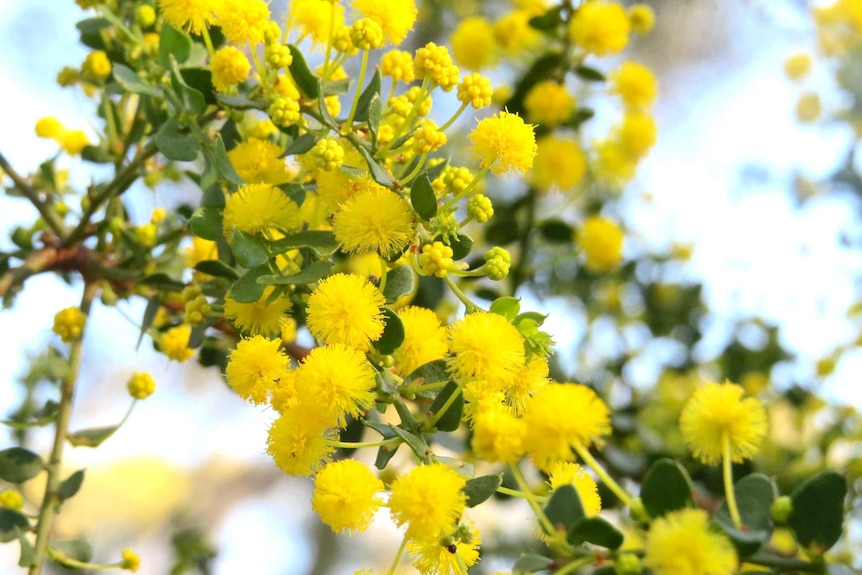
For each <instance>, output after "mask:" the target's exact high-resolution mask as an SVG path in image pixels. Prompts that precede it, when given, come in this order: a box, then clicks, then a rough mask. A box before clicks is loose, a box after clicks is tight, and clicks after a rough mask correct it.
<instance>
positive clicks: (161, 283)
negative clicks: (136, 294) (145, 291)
mask: <svg viewBox="0 0 862 575" xmlns="http://www.w3.org/2000/svg"><path fill="white" fill-rule="evenodd" d="M138 285H144V286H149V287H151V288H155V289H161V290H167V291H182V290H183V288H185V287H186V284H184V283H183V282H181V281H177V280H175V279H174V278H172V277H170V276H169V275H168V274H165V273H161V272H159V273H157V274H150V275H148V276H146V277H144V278H143V279H141V280H140V281H139V282H138Z"/></svg>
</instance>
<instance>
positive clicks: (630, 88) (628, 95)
mask: <svg viewBox="0 0 862 575" xmlns="http://www.w3.org/2000/svg"><path fill="white" fill-rule="evenodd" d="M610 79H611V92H613V93H614V94H617V95H618V96H619V97H620V98H621V99H622V101H623V104H624V105H625V106H626V108H629V109H634V110H640V109H643V108H647V107H649V106H651V105H652V103H653V102H654V101H655V99H656V97H657V96H658V82H656V79H655V75H653V73H652V70H650V69H649V68H647V67H646V66H644V65H643V64H639V63H637V62H633V61H631V60H627V61H625V62H623V63H622V64H621V65H620V67H619V68H617V69H616V70H614V71H613V72H611V75H610Z"/></svg>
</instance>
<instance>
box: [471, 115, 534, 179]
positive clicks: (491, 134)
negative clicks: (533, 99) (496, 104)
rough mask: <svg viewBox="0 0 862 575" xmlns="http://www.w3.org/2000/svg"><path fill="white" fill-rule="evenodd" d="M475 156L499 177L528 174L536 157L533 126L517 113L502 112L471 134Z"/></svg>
mask: <svg viewBox="0 0 862 575" xmlns="http://www.w3.org/2000/svg"><path fill="white" fill-rule="evenodd" d="M469 137H470V141H471V142H473V155H474V157H475V158H476V159H477V160H479V162H480V163H481V164H482V167H483V168H488V169H490V170H491V171H492V172H493V173H495V174H497V175H498V176H505V175H509V174H512V173H514V172H521V173H522V174H523V173H526V172H527V170H529V169H530V168H531V167H532V166H533V159H534V158H535V157H536V151H537V148H536V134H535V132H534V131H533V126H531V125H530V124H526V123H524V120H523V119H521V117H520V116H518V115H517V114H510V113H508V112H500V113H499V114H495V115H494V116H492V117H490V118H485V119H483V120H481V121H480V122H479V124H478V125H477V126H476V128H475V129H474V130H473V131H472V132H471V133H470V136H469Z"/></svg>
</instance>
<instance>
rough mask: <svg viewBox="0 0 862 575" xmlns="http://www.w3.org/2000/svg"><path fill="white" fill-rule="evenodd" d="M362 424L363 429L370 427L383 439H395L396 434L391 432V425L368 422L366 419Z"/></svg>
mask: <svg viewBox="0 0 862 575" xmlns="http://www.w3.org/2000/svg"><path fill="white" fill-rule="evenodd" d="M362 424H363V425H364V426H365V427H370V428H371V429H373V430H374V431H376V432H377V433H379V434H380V435H382V436H383V439H392V438H393V437H397V435H396V433H395V432H394V431H392V426H391V425H388V424H385V423H380V422H377V421H368V420H367V419H363V420H362Z"/></svg>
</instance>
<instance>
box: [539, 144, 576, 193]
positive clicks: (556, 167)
mask: <svg viewBox="0 0 862 575" xmlns="http://www.w3.org/2000/svg"><path fill="white" fill-rule="evenodd" d="M586 173H587V158H586V156H585V155H584V152H583V150H581V147H580V146H579V145H578V143H577V142H575V141H573V140H568V139H562V138H558V137H557V136H555V135H553V134H548V135H547V136H544V137H542V138H541V139H539V143H538V153H537V154H536V161H535V162H534V163H533V169H532V171H531V172H530V180H531V181H532V182H533V183H534V185H535V186H536V187H538V188H539V190H540V191H543V192H544V191H548V190H550V189H552V188H557V189H559V190H560V191H568V190H571V189H572V188H574V187H575V186H577V185H578V184H579V183H580V182H581V180H583V179H584V175H585V174H586Z"/></svg>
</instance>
